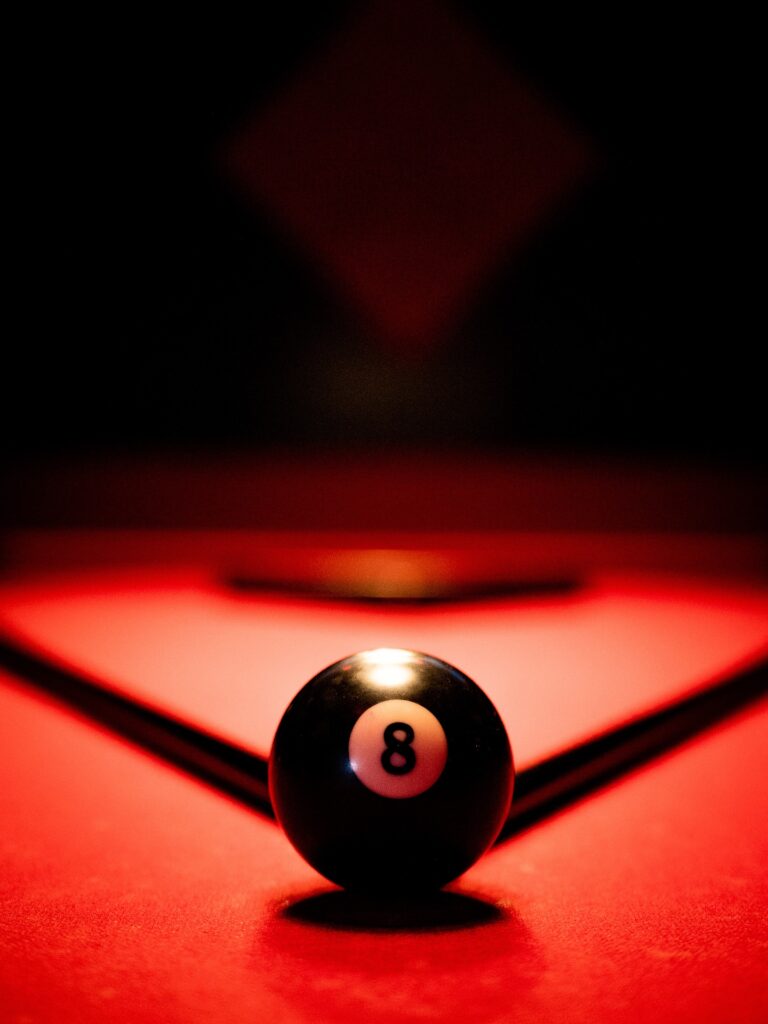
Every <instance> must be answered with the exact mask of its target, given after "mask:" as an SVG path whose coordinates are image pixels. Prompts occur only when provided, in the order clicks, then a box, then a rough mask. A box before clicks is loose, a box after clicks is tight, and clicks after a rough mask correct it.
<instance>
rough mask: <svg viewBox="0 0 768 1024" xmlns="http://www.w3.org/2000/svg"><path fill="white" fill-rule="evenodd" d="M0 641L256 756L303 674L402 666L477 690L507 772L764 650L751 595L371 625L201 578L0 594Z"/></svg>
mask: <svg viewBox="0 0 768 1024" xmlns="http://www.w3.org/2000/svg"><path fill="white" fill-rule="evenodd" d="M0 629H2V630H3V631H5V632H6V633H8V632H10V634H11V635H12V636H14V637H16V638H17V639H18V640H19V642H21V643H22V644H24V645H32V646H33V647H34V648H36V649H39V650H42V652H43V653H44V654H45V655H46V656H50V657H53V658H55V659H56V660H57V661H63V662H65V663H66V664H67V665H69V666H72V667H74V668H75V669H76V670H85V671H87V672H88V673H90V674H92V675H93V676H95V677H96V678H98V679H100V680H103V681H105V682H106V683H108V684H109V685H110V686H112V687H114V688H116V689H119V690H121V691H122V692H125V693H128V694H130V695H132V696H134V697H138V698H140V699H141V700H144V701H148V702H150V703H151V704H153V705H156V706H158V707H161V708H163V709H165V710H167V711H170V712H171V713H173V714H177V715H181V716H182V717H183V718H184V719H185V720H187V721H191V722H194V723H196V724H197V725H200V726H202V727H204V728H207V729H211V730H212V731H214V732H215V733H216V734H218V735H220V736H224V737H227V738H229V739H232V740H234V741H236V742H238V743H241V744H243V745H245V746H246V747H249V748H250V749H252V750H255V751H257V752H260V753H262V754H263V755H265V756H266V754H268V752H269V748H270V744H271V742H272V737H273V735H274V732H275V729H276V727H277V723H278V721H279V719H280V716H281V715H282V713H283V711H284V710H285V708H286V707H287V705H288V702H289V701H290V700H291V699H292V698H293V696H294V695H295V693H296V691H297V690H298V689H299V688H300V687H301V686H302V685H303V684H304V683H305V682H306V681H307V680H308V679H310V678H311V677H312V676H313V675H314V674H315V673H316V672H319V671H320V670H321V669H323V668H325V667H326V665H328V664H330V663H331V662H334V661H336V660H337V659H339V658H342V657H345V656H346V655H348V654H352V653H354V652H355V651H360V650H366V649H370V648H374V647H410V648H414V649H416V650H421V651H425V652H426V653H428V654H434V655H437V656H438V657H441V658H444V659H445V660H447V661H450V662H452V663H453V664H455V665H457V666H458V667H459V668H461V669H462V670H463V671H465V672H467V673H468V674H469V675H470V676H471V677H472V678H473V679H475V680H476V681H477V682H478V683H479V684H480V685H481V686H482V687H483V689H484V690H485V691H486V692H487V693H488V695H489V696H490V697H491V699H492V700H493V701H494V703H495V704H496V706H497V708H498V710H499V713H500V714H501V716H502V718H503V719H504V722H505V725H506V727H507V730H508V732H509V734H510V737H511V740H512V744H513V748H514V751H515V758H516V763H517V765H518V767H521V766H524V765H527V764H530V763H532V762H534V761H537V760H540V759H541V758H543V757H545V756H547V755H549V754H552V753H556V752H558V751H560V750H562V749H563V748H564V747H565V746H567V745H570V744H572V743H575V742H578V741H579V740H583V739H584V738H587V737H589V736H592V735H594V734H595V733H596V732H599V731H600V730H602V729H605V728H608V727H610V726H613V725H615V724H617V723H619V722H623V721H625V720H627V719H630V718H632V717H633V716H635V715H636V714H638V713H642V712H644V711H647V710H648V709H649V708H651V707H655V706H658V705H661V704H665V703H667V702H669V701H670V700H673V699H674V698H676V697H678V696H680V695H681V694H684V693H687V692H690V691H691V690H695V689H696V688H697V687H699V686H700V685H702V684H706V683H708V682H709V681H710V680H711V679H712V677H714V676H717V675H719V674H721V673H722V672H724V671H728V670H730V668H731V667H732V666H733V665H734V664H735V663H737V662H739V661H742V660H744V659H749V658H750V657H753V656H754V655H755V654H756V653H757V652H759V651H761V650H762V649H763V648H765V647H766V645H768V589H766V588H761V587H758V586H747V585H745V584H741V585H738V586H737V585H733V584H732V585H730V586H727V585H724V584H723V583H712V582H707V581H702V580H695V579H693V580H692V579H686V578H685V577H675V576H658V575H657V576H653V575H635V576H615V575H611V576H597V575H596V576H593V577H589V578H587V579H585V581H584V583H583V585H581V586H580V587H578V588H577V589H576V590H574V591H573V592H567V593H564V594H560V595H554V596H544V597H541V596H540V597H526V598H508V599H494V600H485V601H478V602H459V603H448V604H440V605H437V606H426V607H413V606H410V607H407V608H402V607H397V606H395V607H392V606H389V607H385V608H382V607H379V606H375V605H374V606H371V605H366V604H364V603H347V602H339V601H333V600H309V599H301V598H290V597H283V596H274V595H269V594H265V593H259V592H256V593H255V594H254V595H252V596H242V595H239V594H238V593H237V592H235V591H233V590H231V589H228V588H227V587H226V586H225V585H224V584H223V583H222V582H221V581H220V580H219V579H217V578H216V577H215V576H214V575H213V574H212V573H211V572H210V571H209V570H197V571H188V572H185V573H183V574H179V573H172V572H167V571H166V572H159V571H156V572H154V573H146V572H132V573H125V572H123V573H115V572H101V573H93V574H80V575H75V576H71V577H68V578H66V577H65V578H60V579H54V580H44V581H42V582H37V583H34V584H27V585H18V584H17V585H13V586H6V587H5V588H3V589H0Z"/></svg>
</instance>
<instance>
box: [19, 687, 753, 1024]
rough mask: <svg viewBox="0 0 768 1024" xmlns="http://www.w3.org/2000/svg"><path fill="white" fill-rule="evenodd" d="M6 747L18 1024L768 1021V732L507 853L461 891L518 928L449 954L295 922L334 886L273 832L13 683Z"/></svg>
mask: <svg viewBox="0 0 768 1024" xmlns="http://www.w3.org/2000/svg"><path fill="white" fill-rule="evenodd" d="M0 743H1V744H2V751H3V756H2V758H0V806H1V807H2V815H3V817H2V820H3V826H4V830H3V837H2V842H0V851H1V855H2V871H1V872H0V905H2V913H1V914H0V950H2V956H0V992H2V997H3V1011H4V1012H5V1013H7V1014H8V1015H9V1016H10V1019H11V1020H14V1019H21V1020H23V1019H24V1017H25V1016H26V1017H31V1018H32V1019H35V1020H41V1021H46V1022H47V1021H51V1022H54V1021H55V1022H56V1024H58V1022H60V1021H67V1020H74V1019H76V1020H78V1021H79V1022H82V1024H91V1022H101V1021H104V1020H105V1019H106V1020H115V1021H121V1020H126V1021H131V1024H160V1022H162V1024H182V1022H184V1024H189V1022H196V1021H201V1022H202V1021H205V1022H206V1024H230V1022H231V1024H235V1022H239V1021H242V1020H244V1019H248V1020H280V1021H283V1020H285V1021H291V1022H294V1024H305V1022H306V1024H309V1022H312V1024H315V1022H316V1021H318V1020H322V1021H329V1022H331V1024H348V1022H349V1024H351V1022H359V1021H360V1020H361V1019H363V1020H366V1021H369V1022H370V1024H380V1022H382V1024H383V1022H385V1021H386V1022H391V1021H392V1020H393V1019H397V1020H402V1021H404V1022H408V1024H416V1022H417V1021H423V1020H425V1019H426V1020H477V1021H489V1022H490V1021H496V1020H504V1019H510V1018H513V1019H514V1020H515V1021H520V1022H522V1024H532V1022H536V1024H540V1022H542V1021H561V1020H583V1021H590V1022H593V1024H602V1022H605V1024H608V1022H614V1021H617V1020H624V1019H626V1020H632V1021H655V1022H657V1024H666V1022H669V1024H673V1022H674V1024H693V1022H696V1024H708V1022H712V1024H714V1022H718V1024H719V1022H721V1021H723V1020H744V1021H747V1020H759V1019H761V1015H762V1012H763V1010H764V1008H765V944H766V942H768V933H767V932H766V927H767V922H768V914H767V913H766V908H767V907H768V886H767V885H766V873H765V849H766V842H768V834H766V823H767V822H768V789H767V788H766V786H765V785H764V784H763V783H762V782H761V780H762V779H763V777H764V764H765V750H766V745H768V720H767V719H766V716H765V713H764V712H761V711H759V710H758V711H756V712H754V713H753V714H752V715H750V716H742V717H741V719H740V720H739V721H736V722H733V723H731V724H730V725H729V726H727V727H725V728H723V729H721V730H719V731H718V733H717V734H716V735H711V734H710V735H708V736H705V737H702V738H700V739H699V740H697V741H695V742H694V743H691V744H688V745H687V746H686V747H685V748H684V749H683V750H682V751H679V752H677V753H675V754H674V755H670V756H668V757H666V758H664V759H663V760H662V761H660V762H656V763H655V764H653V765H651V766H649V767H647V768H646V769H644V770H643V771H642V772H639V773H636V774H635V775H634V776H632V777H630V778H628V779H625V780H623V781H622V782H621V783H620V784H618V785H615V786H614V787H612V788H611V789H609V790H608V791H607V792H603V793H601V794H599V795H598V796H596V797H594V798H593V799H591V800H589V801H587V802H585V803H583V804H580V805H578V806H577V807H575V808H572V809H571V810H570V811H569V812H568V813H566V814H562V815H560V816H558V817H557V818H555V819H554V820H552V821H550V822H548V823H547V824H546V825H545V826H542V827H540V828H538V829H536V830H534V831H533V832H531V833H528V834H527V835H525V836H523V837H520V838H519V839H518V840H516V841H515V842H512V843H507V844H504V845H502V846H500V847H497V848H496V849H495V850H494V852H493V853H491V854H490V855H488V856H487V857H486V858H485V859H483V860H482V861H481V862H480V863H479V864H478V865H477V866H476V867H475V868H474V869H472V871H471V872H470V873H468V875H467V876H465V879H464V880H463V881H462V883H461V885H460V886H459V887H458V891H460V892H463V893H465V894H467V895H468V896H476V897H479V898H481V899H483V900H485V901H488V902H489V903H490V904H491V905H493V906H495V907H496V908H497V910H498V915H497V917H496V918H495V919H494V920H492V921H490V922H489V923H487V924H483V925H479V926H477V927H458V928H455V929H453V930H444V931H439V930H438V931H432V930H429V929H427V930H425V931H418V930H405V931H401V932H394V933H393V932H387V931H384V932H376V931H374V930H366V929H365V928H364V927H362V928H358V929H354V928H353V929H345V928H339V927H334V926H332V925H329V926H322V925H318V924H315V925H312V924H309V923H306V922H304V921H302V920H300V919H296V917H291V916H290V914H289V910H290V909H291V908H295V906H296V905H297V903H300V902H301V901H302V900H304V899H306V897H308V896H311V895H312V894H313V893H314V892H316V891H317V885H318V880H317V877H316V876H315V875H314V874H313V872H311V870H310V869H309V868H308V867H306V866H305V865H304V864H303V863H302V862H301V861H300V859H299V858H298V856H297V855H295V854H294V853H293V851H292V850H291V849H290V847H289V846H288V844H287V843H286V842H285V840H284V839H283V837H282V836H281V835H280V833H279V832H278V831H277V829H275V828H274V826H273V825H272V824H271V823H267V822H264V821H262V820H261V819H260V818H258V817H255V816H253V815H251V814H249V813H248V812H246V811H244V810H242V809H240V808H238V807H236V806H235V805H233V804H231V803H230V802H229V801H227V800H225V799H222V798H220V797H219V796H217V795H216V794H214V793H212V792H210V791H207V790H206V789H205V787H203V786H200V785H198V784H197V783H195V782H193V781H191V780H188V779H186V778H184V777H183V776H182V775H180V774H178V773H176V772H175V771H173V770H171V769H168V768H167V767H166V766H164V765H162V764H159V763H158V762H156V761H154V760H153V759H152V758H149V757H146V756H144V755H143V754H142V753H140V752H138V751H135V750H132V749H130V748H127V747H125V746H124V745H123V744H121V743H119V742H117V741H115V740H114V739H113V738H112V737H110V736H107V735H105V734H103V733H101V732H99V731H98V730H95V729H93V728H91V727H90V726H88V725H85V724H83V723H81V722H78V721H76V720H74V719H72V718H71V717H70V716H68V715H65V714H62V713H61V711H60V710H59V709H58V708H55V707H52V706H46V705H45V704H43V703H41V702H39V701H38V700H36V699H34V698H33V697H30V696H27V695H23V694H21V693H19V692H17V691H16V690H15V689H14V688H12V687H10V686H6V685H5V681H4V680H0ZM325 891H328V890H325ZM14 1015H15V1016H14Z"/></svg>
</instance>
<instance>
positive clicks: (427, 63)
mask: <svg viewBox="0 0 768 1024" xmlns="http://www.w3.org/2000/svg"><path fill="white" fill-rule="evenodd" d="M224 161H225V165H226V168H227V174H228V175H229V177H230V178H231V180H233V181H234V182H235V183H236V185H237V187H238V188H239V189H240V190H241V191H242V192H244V193H245V194H246V195H247V197H248V198H249V199H251V201H254V202H256V203H257V204H258V205H259V206H260V207H262V208H264V207H266V208H267V210H268V211H269V212H270V213H271V214H272V216H273V217H274V218H275V219H276V220H277V222H278V224H279V225H281V226H282V228H283V229H284V230H287V231H288V232H289V234H290V235H291V236H292V237H293V238H294V240H295V242H296V243H297V244H298V245H299V247H300V248H301V249H302V250H303V251H304V252H305V253H306V254H308V255H309V256H310V257H311V258H312V259H313V261H314V263H315V265H316V267H317V268H318V269H319V270H320V272H321V273H322V274H323V276H325V277H326V278H328V279H329V280H330V281H331V283H332V284H333V286H335V288H336V291H337V292H339V293H341V295H342V296H344V297H345V298H346V300H347V302H349V303H350V304H351V305H352V307H353V308H355V309H356V310H357V311H358V312H359V313H362V314H363V316H364V317H365V318H366V320H367V322H368V325H369V326H370V327H371V328H373V330H374V331H375V333H376V334H377V335H378V336H379V337H380V338H382V339H384V340H385V341H386V342H387V343H388V344H389V345H390V346H393V347H397V348H399V349H401V350H414V349H416V350H423V349H425V348H428V347H430V346H431V345H433V344H434V343H435V342H436V341H437V340H438V339H439V337H440V335H441V333H442V332H444V331H447V330H448V329H449V328H450V327H451V326H452V325H453V323H454V322H455V320H456V319H457V318H458V317H459V316H461V314H462V312H463V311H464V310H465V308H466V307H467V306H468V304H469V302H470V301H471V300H472V297H473V295H474V293H475V291H476V289H477V288H478V286H479V285H480V284H481V283H482V282H483V280H484V279H485V277H486V276H487V275H488V274H489V272H491V271H492V270H493V268H494V267H495V265H496V264H497V262H498V261H499V260H500V259H501V258H502V256H508V255H509V254H510V252H512V253H514V251H515V250H519V249H521V248H522V247H523V246H524V245H525V243H526V240H527V239H528V238H530V237H531V235H532V234H533V233H534V232H535V230H536V228H537V226H538V225H541V224H542V223H543V222H545V221H546V220H547V219H548V218H549V217H551V216H553V214H554V213H555V211H556V210H557V207H558V205H559V204H560V203H562V202H563V201H564V199H565V198H566V196H567V195H568V194H569V193H571V192H573V191H574V190H575V189H576V188H577V187H578V185H579V183H580V182H582V181H583V180H584V179H585V178H586V176H587V174H588V171H589V169H590V167H591V166H593V165H594V163H595V162H596V161H595V154H594V152H593V150H592V147H591V146H590V144H589V142H588V141H587V140H586V139H585V137H584V136H583V135H582V134H581V133H580V132H579V131H578V129H577V128H576V127H575V126H571V125H570V124H569V123H568V122H567V121H566V120H565V119H564V118H563V117H562V116H561V115H560V113H559V112H557V111H556V110H554V109H553V108H552V107H551V106H550V105H549V103H548V102H546V101H545V100H544V99H542V98H541V97H540V96H538V95H537V94H536V93H535V91H534V90H533V89H532V88H531V86H530V85H529V84H528V83H527V82H526V81H525V80H524V79H523V78H522V77H518V76H517V74H516V73H515V72H513V71H512V70H510V68H509V67H507V66H505V65H504V64H503V63H502V62H501V61H500V60H499V59H497V57H496V55H495V54H494V52H493V49H492V46H491V45H490V44H489V43H488V42H486V41H484V40H483V39H482V38H480V37H479V36H478V35H476V34H475V33H474V32H473V31H472V30H471V28H469V27H468V26H465V25H464V24H463V23H462V22H461V21H460V20H459V19H458V18H456V17H455V16H454V15H453V14H452V13H451V12H449V11H448V10H446V9H444V8H442V7H440V6H439V5H438V4H435V3H431V2H424V3H416V4H413V3H401V2H374V3H371V4H370V5H368V6H366V7H365V8H364V9H363V10H361V11H358V12H357V13H356V15H355V16H354V17H353V19H352V20H351V21H350V22H349V23H348V24H347V25H346V26H345V27H344V28H343V29H342V31H341V32H340V33H339V34H338V35H337V36H336V37H335V38H334V39H333V41H332V42H331V43H330V45H329V46H328V47H327V48H326V49H325V50H323V51H322V52H321V53H320V54H318V55H317V57H316V58H315V59H314V61H312V60H310V61H309V62H308V63H307V64H305V65H304V66H303V67H302V69H301V71H300V72H299V74H298V76H297V77H296V78H294V80H293V81H292V82H290V83H289V84H288V86H287V87H286V88H285V89H284V90H283V91H280V92H278V94H277V96H276V97H275V98H274V99H272V100H271V101H270V103H269V104H268V105H267V106H266V108H264V109H261V110H259V111H258V112H257V113H256V114H255V115H254V116H253V118H252V120H250V121H249V122H248V123H247V124H245V125H244V126H243V127H242V128H241V129H240V131H239V132H236V133H235V135H234V136H233V137H232V138H231V139H230V140H229V142H228V143H227V145H226V146H225V153H224Z"/></svg>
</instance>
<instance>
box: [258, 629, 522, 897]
mask: <svg viewBox="0 0 768 1024" xmlns="http://www.w3.org/2000/svg"><path fill="white" fill-rule="evenodd" d="M513 780H514V768H513V763H512V752H511V750H510V746H509V740H508V739H507V734H506V731H505V729H504V725H503V723H502V721H501V719H500V718H499V715H498V713H497V711H496V709H495V708H494V706H493V704H492V703H491V702H490V700H489V699H488V698H487V697H486V695H485V694H484V693H483V691H482V690H481V689H480V687H479V686H477V684H476V683H474V682H473V681H472V680H471V679H470V678H469V677H468V676H466V675H464V673H463V672H460V671H459V670H458V669H456V668H454V667H453V666H452V665H449V664H447V663H446V662H444V661H440V660H439V659H438V658H432V657H429V656H428V655H426V654H418V653H416V652H415V651H406V650H400V649H392V648H381V649H379V650H375V651H365V652H363V653H361V654H355V655H352V656H351V657H349V658H345V659H344V660H343V661H338V662H336V663H335V664H334V665H331V666H330V667H329V668H327V669H325V670H324V671H323V672H320V673H319V674H318V675H316V676H315V677H314V679H312V680H310V682H308V683H307V685H306V686H305V687H304V688H303V689H302V690H301V691H300V692H299V693H298V694H297V696H296V697H295V698H294V700H293V701H292V702H291V704H290V706H289V707H288V709H287V711H286V712H285V714H284V715H283V718H282V720H281V722H280V725H279V726H278V729H277V733H276V735H275V739H274V743H273V744H272V752H271V754H270V763H269V786H270V795H271V798H272V805H273V807H274V809H275V813H276V815H277V819H278V821H279V822H280V824H281V825H282V827H283V828H284V830H285V832H286V834H287V836H288V838H289V839H290V841H291V842H292V843H293V845H294V846H295V847H296V849H297V850H298V851H299V853H300V854H301V855H302V856H303V857H304V858H305V859H306V860H307V861H308V862H309V863H310V864H311V865H312V866H313V867H314V868H316V869H317V870H318V871H319V872H320V873H321V874H323V875H325V877H326V878H328V879H330V880H331V881H332V882H335V883H336V884H337V885H341V886H344V887H346V888H351V889H363V890H368V891H394V892H403V891H407V890H418V889H426V888H438V887H440V886H442V885H445V884H446V883H447V882H450V881H451V880H452V879H454V878H456V877H458V876H459V875H460V874H462V872H464V871H466V870H467V868H468V867H470V866H471V865H472V864H473V863H474V862H475V861H476V860H477V858H478V857H479V856H480V855H481V854H482V853H484V852H485V850H487V849H488V847H489V846H490V845H491V843H492V842H493V841H494V839H495V838H496V836H497V835H498V833H499V831H500V829H501V826H502V825H503V823H504V821H505V819H506V816H507V813H508V811H509V803H510V800H511V798H512V785H513Z"/></svg>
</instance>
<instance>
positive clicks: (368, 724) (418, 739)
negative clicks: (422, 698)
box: [349, 700, 448, 800]
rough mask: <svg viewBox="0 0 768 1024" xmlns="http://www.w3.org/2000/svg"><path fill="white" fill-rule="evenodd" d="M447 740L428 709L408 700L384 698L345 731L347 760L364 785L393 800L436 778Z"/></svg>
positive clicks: (414, 793) (442, 765)
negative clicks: (348, 732)
mask: <svg viewBox="0 0 768 1024" xmlns="http://www.w3.org/2000/svg"><path fill="white" fill-rule="evenodd" d="M447 757H448V741H447V739H446V738H445V731H444V729H443V727H442V725H441V724H440V722H439V721H438V720H437V718H435V716H434V715H433V714H432V712H431V711H428V710H427V709H426V708H425V707H424V706H423V705H422V704H417V703H416V702H415V701H412V700H383V701H381V702H380V703H379V704H374V705H373V706H372V707H370V708H368V709H367V710H366V711H364V712H363V713H362V715H360V717H359V718H358V720H357V721H356V722H355V724H354V727H353V729H352V732H351V733H350V735H349V764H350V767H351V768H352V771H353V772H354V773H355V775H356V776H357V777H358V779H360V781H361V782H362V783H363V785H364V786H367V787H368V789H370V790H373V792H374V793H378V794H379V796H386V797H389V798H391V799H394V800H402V799H405V798H406V797H411V796H418V795H419V793H424V792H426V791H427V790H428V789H429V788H430V787H431V786H434V784H435V783H436V782H437V780H438V779H439V778H440V776H441V775H442V773H443V768H445V762H446V759H447Z"/></svg>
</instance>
